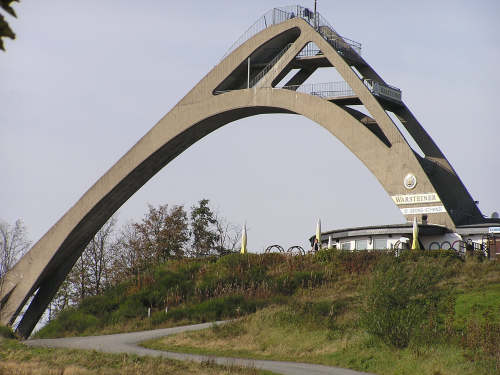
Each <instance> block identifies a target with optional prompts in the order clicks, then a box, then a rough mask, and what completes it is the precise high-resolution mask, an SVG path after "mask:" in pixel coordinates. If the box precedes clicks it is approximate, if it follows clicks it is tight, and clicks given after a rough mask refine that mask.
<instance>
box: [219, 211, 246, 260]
mask: <svg viewBox="0 0 500 375" xmlns="http://www.w3.org/2000/svg"><path fill="white" fill-rule="evenodd" d="M215 233H216V234H217V241H216V244H215V250H216V251H217V253H218V254H219V255H222V254H226V253H228V252H234V251H235V249H236V246H237V245H238V243H239V242H240V240H241V227H240V226H238V225H235V224H233V223H230V222H229V221H228V220H227V219H226V218H225V217H224V216H222V215H221V214H219V213H216V214H215Z"/></svg>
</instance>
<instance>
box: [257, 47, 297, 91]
mask: <svg viewBox="0 0 500 375" xmlns="http://www.w3.org/2000/svg"><path fill="white" fill-rule="evenodd" d="M291 45H292V43H289V44H287V45H286V46H285V48H283V49H282V50H281V51H280V52H279V53H278V54H277V55H276V56H275V57H274V58H273V59H272V60H271V61H269V63H267V65H266V66H265V67H264V69H262V70H261V71H260V72H259V73H258V74H257V75H256V76H255V77H253V78H252V79H251V80H250V84H249V87H254V86H255V84H256V83H257V82H259V81H260V80H261V79H262V77H264V76H265V75H266V73H267V72H269V71H270V70H271V69H272V67H273V66H274V65H276V63H277V62H278V60H279V59H280V58H281V57H282V56H283V55H284V54H285V52H286V51H288V49H289V48H290V47H291Z"/></svg>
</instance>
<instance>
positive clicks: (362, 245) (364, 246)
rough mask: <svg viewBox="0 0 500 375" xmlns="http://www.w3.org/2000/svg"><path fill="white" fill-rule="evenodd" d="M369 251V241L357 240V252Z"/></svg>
mask: <svg viewBox="0 0 500 375" xmlns="http://www.w3.org/2000/svg"><path fill="white" fill-rule="evenodd" d="M366 249H368V240H356V250H366Z"/></svg>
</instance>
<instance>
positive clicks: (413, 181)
mask: <svg viewBox="0 0 500 375" xmlns="http://www.w3.org/2000/svg"><path fill="white" fill-rule="evenodd" d="M403 184H404V186H405V188H407V189H408V190H411V189H413V188H414V187H415V186H417V178H416V177H415V175H414V174H413V173H408V174H407V175H406V177H405V179H404V181H403Z"/></svg>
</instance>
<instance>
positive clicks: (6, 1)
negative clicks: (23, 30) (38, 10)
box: [0, 0, 19, 51]
mask: <svg viewBox="0 0 500 375" xmlns="http://www.w3.org/2000/svg"><path fill="white" fill-rule="evenodd" d="M14 1H16V2H19V0H0V10H2V11H3V12H7V13H9V14H10V15H11V16H13V17H17V16H16V12H15V11H14V9H13V8H12V6H11V4H12V3H13V2H14ZM2 38H10V39H15V38H16V34H14V32H13V31H12V29H11V28H10V26H9V24H8V23H7V21H6V20H5V17H4V16H3V14H2V12H0V49H1V50H3V51H5V46H4V44H3V39H2Z"/></svg>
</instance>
